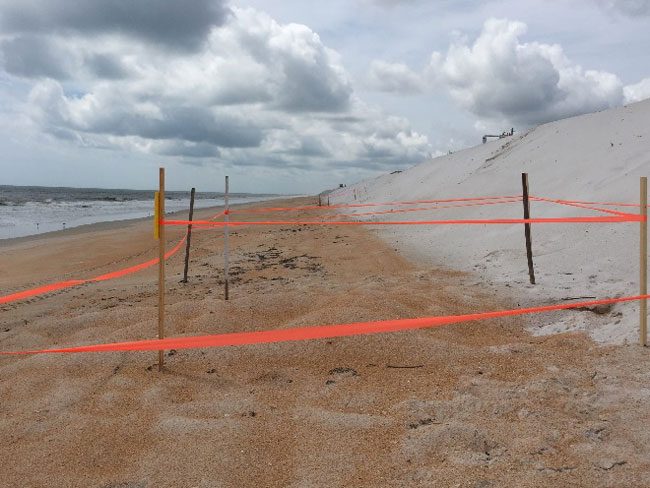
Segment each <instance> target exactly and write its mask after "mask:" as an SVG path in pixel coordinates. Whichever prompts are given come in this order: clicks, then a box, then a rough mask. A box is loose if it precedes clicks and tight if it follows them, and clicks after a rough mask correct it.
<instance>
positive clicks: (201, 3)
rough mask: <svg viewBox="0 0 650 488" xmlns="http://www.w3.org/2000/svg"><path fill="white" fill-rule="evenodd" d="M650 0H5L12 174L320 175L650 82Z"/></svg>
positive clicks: (550, 116) (79, 181)
mask: <svg viewBox="0 0 650 488" xmlns="http://www.w3.org/2000/svg"><path fill="white" fill-rule="evenodd" d="M648 46H650V0H525V1H522V0H486V1H476V0H428V1H427V0H328V1H327V2H310V1H306V0H230V1H224V0H193V1H172V0H86V1H79V2H77V1H72V0H0V130H1V131H2V137H1V138H0V154H2V157H0V169H1V170H2V175H3V177H2V179H1V180H0V181H1V182H2V183H3V184H17V185H56V186H94V187H120V188H152V187H154V186H155V184H156V168H157V167H158V166H159V165H164V166H165V167H167V169H168V175H169V176H168V181H169V185H170V186H171V187H172V189H186V188H188V187H190V186H197V187H198V188H199V189H200V190H220V189H221V187H222V181H223V175H224V174H229V175H230V176H231V178H232V187H233V190H234V191H253V192H283V193H296V192H315V191H319V190H321V189H324V188H327V187H329V186H332V185H335V184H336V183H339V182H352V181H355V180H358V179H360V178H364V177H368V176H372V175H376V174H379V173H381V172H386V171H393V170H395V169H399V168H403V167H408V166H410V165H413V164H415V163H417V162H420V161H422V160H424V159H427V158H429V157H431V156H432V155H438V154H443V153H446V152H447V151H450V150H458V149H461V148H463V147H467V146H469V145H474V144H477V143H480V139H481V136H482V134H484V133H485V132H497V133H500V132H502V131H503V130H505V129H509V128H510V127H514V128H515V130H523V129H525V128H527V127H531V126H534V125H537V124H540V123H544V122H548V121H551V120H556V119H558V118H563V117H568V116H572V115H576V114H581V113H586V112H592V111H595V110H602V109H605V108H608V107H613V106H618V105H622V104H625V103H630V102H634V101H637V100H641V99H644V98H647V97H650V62H649V61H650V54H648Z"/></svg>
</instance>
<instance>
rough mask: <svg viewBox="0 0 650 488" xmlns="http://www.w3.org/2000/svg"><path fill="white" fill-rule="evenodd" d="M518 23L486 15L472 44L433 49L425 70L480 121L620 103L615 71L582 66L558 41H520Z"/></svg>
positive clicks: (525, 120)
mask: <svg viewBox="0 0 650 488" xmlns="http://www.w3.org/2000/svg"><path fill="white" fill-rule="evenodd" d="M525 32H526V25H525V24H524V23H522V22H511V21H508V20H499V19H489V20H487V21H486V22H485V24H484V25H483V30H482V32H481V34H480V35H479V36H478V38H477V39H476V40H475V41H474V42H473V43H472V44H470V43H468V42H467V40H465V39H462V38H461V39H458V40H456V41H455V42H453V43H452V45H451V46H450V47H449V50H448V51H447V53H446V54H445V55H443V54H440V53H437V52H436V53H434V54H433V56H432V59H431V65H430V74H431V76H432V77H433V78H434V79H435V81H436V82H437V83H440V84H441V85H443V86H445V87H447V88H448V90H449V91H450V93H451V95H452V96H453V98H454V99H455V100H457V101H458V102H459V103H460V104H461V105H462V106H463V107H464V108H465V109H467V110H469V111H470V112H472V113H474V114H476V115H477V116H479V117H481V118H484V119H495V120H503V119H505V120H508V121H512V122H513V123H516V124H523V125H533V124H538V123H543V122H548V121H550V120H556V119H560V118H564V117H569V116H572V115H577V114H582V113H586V112H593V111H596V110H601V109H605V108H608V107H612V106H615V105H619V104H621V103H622V101H623V85H622V83H621V81H620V80H619V78H618V77H617V76H616V75H613V74H611V73H607V72H603V71H595V70H584V69H583V68H582V67H581V66H579V65H577V64H574V63H572V62H571V61H570V60H569V59H568V58H567V57H566V55H565V54H564V51H563V49H562V47H561V46H560V45H558V44H553V45H549V44H543V43H538V42H532V43H522V42H520V37H521V36H523V35H524V34H525Z"/></svg>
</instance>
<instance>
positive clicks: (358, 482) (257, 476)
mask: <svg viewBox="0 0 650 488" xmlns="http://www.w3.org/2000/svg"><path fill="white" fill-rule="evenodd" d="M309 202H310V200H307V199H295V200H292V201H290V202H285V203H287V204H291V205H297V204H304V203H309ZM258 205H259V204H258ZM209 215H210V212H208V211H201V212H198V215H197V218H206V217H208V216H209ZM313 215H314V213H313V212H311V213H309V212H296V213H295V215H294V216H295V217H296V218H307V217H312V216H313ZM247 218H249V217H247ZM181 235H182V230H181V229H170V230H169V231H168V238H169V246H168V247H171V245H173V243H175V242H177V240H178V239H179V237H180V236H181ZM192 243H193V251H192V261H191V265H190V281H189V283H188V284H180V283H179V279H180V277H181V273H182V255H183V253H182V252H181V253H179V254H177V255H176V256H175V257H173V258H172V259H171V260H170V261H169V263H168V279H167V291H168V295H167V300H168V305H167V331H168V334H169V335H198V334H210V333H220V332H233V331H248V330H258V329H272V328H282V327H291V326H303V325H320V324H333V323H343V322H350V321H363V320H373V319H375V320H376V319H388V318H407V317H418V316H424V315H441V314H457V313H464V312H470V311H485V310H495V309H499V308H510V307H516V306H517V302H516V301H514V299H509V298H508V294H507V289H506V288H503V289H499V290H496V289H495V288H494V287H483V286H469V284H470V283H476V282H477V280H482V279H483V278H482V277H481V276H480V275H477V274H475V273H472V272H457V271H454V270H452V269H446V268H439V267H431V265H428V264H418V263H416V262H408V261H406V260H405V259H404V258H403V257H400V256H399V255H398V254H397V253H396V252H395V251H394V250H393V249H392V248H389V247H387V245H386V244H384V243H383V242H382V241H380V240H379V239H378V238H377V237H375V236H374V235H373V234H372V233H370V232H369V231H367V230H366V229H364V228H362V227H357V226H353V227H345V228H341V227H290V226H286V227H273V228H265V227H242V228H237V229H234V230H233V231H232V232H231V249H232V258H231V263H232V268H231V269H232V281H231V282H232V286H231V300H230V301H228V302H224V300H223V287H222V282H223V275H222V269H223V268H222V264H223V256H222V253H221V250H222V244H223V242H222V238H221V231H220V230H218V229H213V230H200V231H195V232H194V233H193V237H192ZM1 250H2V256H3V258H2V261H1V265H0V268H1V270H0V271H1V272H0V289H2V291H3V292H9V291H13V290H20V289H25V288H29V287H31V286H34V285H37V284H40V283H44V282H50V281H55V280H60V279H66V278H68V279H69V278H76V277H82V278H83V277H87V276H93V275H96V274H98V273H101V272H107V271H110V270H113V269H115V268H117V267H123V266H128V265H131V264H136V263H137V262H140V261H143V260H146V259H150V258H152V257H155V256H156V243H155V241H153V239H152V235H151V222H150V221H136V222H124V223H119V224H118V223H112V224H99V225H93V226H89V227H86V228H79V229H75V230H73V231H69V232H65V233H55V234H51V235H47V236H38V237H34V238H28V239H22V240H16V241H10V242H5V243H3V244H2V247H1ZM431 252H432V253H435V252H436V249H431ZM156 277H157V274H156V268H155V267H154V268H151V269H149V270H146V271H143V272H141V273H138V274H135V275H131V276H129V277H127V278H124V279H120V280H116V281H111V282H105V283H99V284H91V285H84V286H82V287H79V288H75V289H70V290H66V291H61V292H58V293H55V294H53V296H52V295H51V296H47V297H44V298H35V299H32V300H29V301H26V302H20V303H15V304H11V305H6V306H3V307H2V308H1V309H0V310H1V313H0V348H1V349H2V350H5V351H6V350H18V349H25V348H41V347H52V346H64V345H79V344H89V343H98V342H111V341H122V340H135V339H141V338H152V337H155V334H156V326H157V319H156V317H157V309H156V303H157V295H156V292H157V286H156ZM523 305H524V304H522V306H523ZM590 313H591V312H585V311H568V312H562V314H569V315H573V316H579V315H580V314H590ZM556 316H558V317H559V316H560V315H559V314H558V315H556ZM534 320H535V317H532V318H523V319H522V318H517V319H506V320H492V321H486V322H478V323H467V324H457V325H451V326H448V327H443V328H438V329H430V330H416V331H409V332H402V333H394V334H381V335H375V336H365V337H351V338H343V339H332V340H320V341H312V342H300V343H285V344H270V345H256V346H249V347H231V348H222V349H208V350H190V351H178V352H177V353H174V352H169V351H168V352H167V356H166V366H165V371H164V372H163V373H159V372H158V371H157V368H156V366H155V362H156V353H151V352H148V353H105V354H77V355H41V356H31V357H2V358H0V398H1V399H2V401H1V402H0V438H1V439H2V441H1V443H0V446H1V447H0V459H1V462H0V480H1V481H0V484H2V485H3V486H21V487H27V486H29V487H45V486H47V487H53V486H65V487H104V488H108V487H111V488H117V487H120V488H127V487H128V488H140V487H154V486H156V487H247V486H260V487H267V486H268V487H312V486H314V487H315V486H328V487H401V486H405V487H406V486H408V487H418V486H421V487H430V486H460V487H483V488H486V487H497V486H498V487H501V486H513V487H515V486H516V487H529V486H530V487H532V486H584V487H595V486H647V480H648V479H650V461H649V459H648V456H647V446H648V445H650V431H649V430H648V428H647V425H649V421H650V409H648V408H647V405H648V401H649V400H650V394H649V390H648V385H649V384H650V382H649V381H648V380H649V379H650V378H649V376H648V371H647V368H646V367H645V363H646V359H647V357H646V356H647V354H645V353H644V352H643V351H642V350H641V349H640V348H639V347H637V346H634V345H630V346H607V347H603V346H597V345H595V344H594V343H593V342H592V341H591V339H589V338H588V337H587V336H586V335H584V334H582V333H570V334H568V333H567V334H558V335H552V336H545V337H533V336H532V335H530V334H529V333H528V332H526V325H527V322H528V321H534Z"/></svg>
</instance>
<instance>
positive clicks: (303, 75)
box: [278, 58, 352, 112]
mask: <svg viewBox="0 0 650 488" xmlns="http://www.w3.org/2000/svg"><path fill="white" fill-rule="evenodd" d="M284 75H285V83H284V84H283V86H282V91H281V92H280V93H279V95H278V99H279V100H278V105H279V107H280V108H282V109H284V110H287V111H289V112H343V111H345V110H347V108H348V107H349V103H350V95H351V94H352V88H351V87H350V85H349V84H347V83H343V82H342V80H341V79H340V78H339V77H337V76H336V75H335V74H334V73H332V72H331V70H330V69H329V66H328V65H327V62H326V60H325V59H324V58H321V59H319V60H318V62H317V64H316V66H312V65H310V64H308V63H305V62H303V61H302V60H287V62H286V63H285V66H284Z"/></svg>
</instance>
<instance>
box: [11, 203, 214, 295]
mask: <svg viewBox="0 0 650 488" xmlns="http://www.w3.org/2000/svg"><path fill="white" fill-rule="evenodd" d="M223 215H224V211H221V212H219V213H217V214H215V215H213V216H212V217H211V218H212V219H217V218H219V217H221V216H223ZM186 239H187V232H186V233H185V235H184V236H183V238H182V239H181V240H180V241H179V242H178V243H177V244H176V245H175V246H174V247H173V248H172V249H170V250H169V251H167V252H166V253H165V259H169V258H171V257H172V256H173V255H174V254H176V253H177V252H178V250H179V249H180V248H181V246H182V245H183V243H184V242H185V240H186ZM156 264H158V258H155V259H150V260H149V261H145V262H144V263H140V264H136V265H135V266H129V267H128V268H124V269H119V270H117V271H113V272H111V273H106V274H103V275H100V276H95V277H94V278H87V279H82V280H69V281H60V282H58V283H51V284H49V285H44V286H39V287H38V288H32V289H31V290H24V291H20V292H18V293H12V294H11V295H5V296H0V305H1V304H3V303H11V302H17V301H19V300H25V299H27V298H31V297H35V296H38V295H44V294H45V293H50V292H53V291H57V290H63V289H65V288H72V287H74V286H79V285H83V284H85V283H94V282H99V281H107V280H112V279H115V278H121V277H122V276H126V275H130V274H132V273H137V272H138V271H142V270H143V269H147V268H150V267H151V266H155V265H156Z"/></svg>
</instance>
